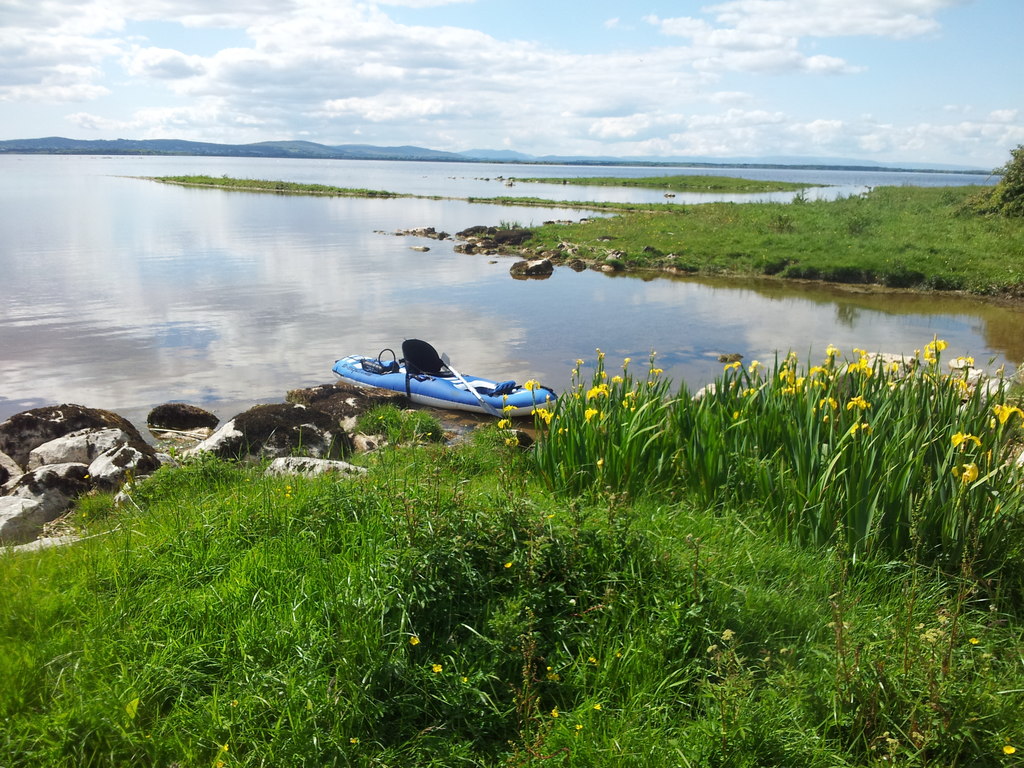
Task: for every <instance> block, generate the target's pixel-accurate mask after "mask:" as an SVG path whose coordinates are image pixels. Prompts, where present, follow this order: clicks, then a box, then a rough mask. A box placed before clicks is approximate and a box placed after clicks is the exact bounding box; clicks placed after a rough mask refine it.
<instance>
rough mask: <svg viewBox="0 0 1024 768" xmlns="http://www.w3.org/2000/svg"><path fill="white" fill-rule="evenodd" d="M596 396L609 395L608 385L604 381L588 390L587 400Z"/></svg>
mask: <svg viewBox="0 0 1024 768" xmlns="http://www.w3.org/2000/svg"><path fill="white" fill-rule="evenodd" d="M595 397H608V385H607V384H605V383H604V382H602V383H600V384H598V385H597V386H596V387H591V388H590V389H588V390H587V400H593V399H594V398H595Z"/></svg>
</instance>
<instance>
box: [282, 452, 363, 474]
mask: <svg viewBox="0 0 1024 768" xmlns="http://www.w3.org/2000/svg"><path fill="white" fill-rule="evenodd" d="M331 473H337V474H342V475H365V474H366V470H365V469H364V468H363V467H357V466H355V465H354V464H349V463H348V462H345V461H331V460H329V459H309V458H304V457H301V456H283V457H281V458H279V459H274V460H273V461H272V462H270V466H269V467H267V471H266V473H265V474H268V475H306V476H309V477H314V476H317V475H326V474H331Z"/></svg>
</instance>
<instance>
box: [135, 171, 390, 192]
mask: <svg viewBox="0 0 1024 768" xmlns="http://www.w3.org/2000/svg"><path fill="white" fill-rule="evenodd" d="M152 181H159V182H163V183H164V184H180V185H182V186H186V187H215V188H217V189H236V190H242V191H245V192H269V193H276V194H289V195H327V196H331V197H388V198H391V197H409V195H402V194H399V193H397V192H386V191H384V190H379V189H359V188H352V187H335V186H331V185H329V184H305V183H300V182H295V181H271V180H267V179H238V178H234V177H231V176H204V175H201V174H197V175H191V176H155V177H152Z"/></svg>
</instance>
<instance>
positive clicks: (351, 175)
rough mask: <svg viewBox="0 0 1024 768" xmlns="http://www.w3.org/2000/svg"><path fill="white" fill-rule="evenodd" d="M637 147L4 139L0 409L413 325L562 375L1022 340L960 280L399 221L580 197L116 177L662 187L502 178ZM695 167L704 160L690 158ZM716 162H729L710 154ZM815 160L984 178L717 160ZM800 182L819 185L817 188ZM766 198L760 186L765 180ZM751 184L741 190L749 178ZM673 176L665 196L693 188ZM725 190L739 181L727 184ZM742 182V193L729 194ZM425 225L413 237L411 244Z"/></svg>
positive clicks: (324, 351) (208, 388) (459, 221)
mask: <svg viewBox="0 0 1024 768" xmlns="http://www.w3.org/2000/svg"><path fill="white" fill-rule="evenodd" d="M674 172H676V171H674V170H672V171H670V170H666V169H651V168H629V167H622V168H601V169H597V170H595V169H587V168H576V167H540V168H531V167H522V166H506V165H487V164H448V163H385V162H380V163H378V162H365V161H315V160H249V159H237V158H169V157H167V158H99V157H47V156H41V157H30V156H0V210H2V212H3V213H2V217H0V244H2V248H0V286H2V295H3V312H2V314H0V419H2V418H7V417H8V416H10V415H12V414H14V413H17V412H18V411H21V410H25V409H27V408H31V407H35V406H38V405H44V404H51V403H59V402H78V403H82V404H85V405H90V406H95V407H101V408H111V409H114V410H117V411H119V412H121V413H123V414H125V415H127V416H129V417H130V418H133V419H135V420H136V421H141V420H142V418H143V417H144V416H145V413H146V412H147V411H148V410H149V409H150V408H151V407H152V406H154V405H157V404H159V403H162V402H166V401H168V400H184V401H187V402H192V403H195V404H197V405H201V406H203V407H206V408H208V409H210V410H213V411H214V412H215V413H217V414H218V415H219V416H221V417H222V418H228V417H230V416H232V415H234V414H235V413H237V412H238V411H240V410H242V409H244V408H246V407H248V406H250V405H252V404H253V403H255V402H266V401H274V400H280V399H282V397H283V395H284V393H285V392H286V391H287V390H289V389H293V388H296V387H304V386H311V385H315V384H318V383H324V382H330V381H332V380H333V374H332V373H331V371H330V367H331V364H332V363H333V362H334V360H335V359H337V358H338V357H341V356H343V355H345V354H349V353H353V352H359V353H374V354H375V353H377V352H378V351H379V350H380V349H382V348H384V347H391V348H396V349H397V348H398V346H399V345H400V343H401V340H402V339H403V338H406V337H413V336H415V337H420V338H424V339H427V340H428V341H431V342H432V343H434V344H435V346H437V347H438V348H439V349H440V350H442V351H446V352H448V353H449V355H450V356H451V359H452V361H453V363H454V364H455V365H456V366H457V367H459V368H461V369H463V370H465V371H470V372H473V373H478V374H483V375H491V376H494V377H495V378H498V379H507V378H514V379H518V380H524V379H526V378H528V377H531V376H532V377H536V378H540V379H541V380H543V381H544V382H545V383H548V384H550V385H551V386H554V387H556V388H558V389H561V388H564V387H565V386H566V385H567V383H568V379H569V375H570V371H571V369H572V367H573V365H574V361H575V360H576V359H577V358H584V359H586V360H588V361H589V360H592V359H593V357H594V350H595V349H596V348H601V349H602V350H604V351H605V352H607V353H608V356H609V360H610V361H611V363H612V365H613V366H614V365H617V364H618V362H619V360H621V358H623V357H627V356H628V357H632V358H634V360H637V361H643V360H646V358H647V356H648V355H649V353H650V352H651V351H655V352H657V354H658V361H659V365H660V366H661V367H663V368H665V369H666V372H667V373H668V375H670V376H672V377H673V379H674V380H676V381H686V382H687V383H689V384H690V385H691V386H694V387H696V386H700V385H702V384H703V383H706V382H707V381H709V380H710V379H712V378H713V377H714V376H715V375H716V374H717V373H718V372H719V371H720V370H721V364H720V363H718V362H717V360H716V357H717V355H718V354H720V353H724V352H740V353H742V354H743V355H744V357H745V359H746V360H752V359H758V358H759V359H762V360H770V359H771V358H772V357H773V355H774V354H775V352H776V351H780V352H782V353H783V354H784V353H785V352H786V351H788V350H790V349H792V350H795V351H797V352H798V353H800V354H801V356H806V355H807V354H808V353H811V354H813V355H814V356H817V355H820V354H822V353H823V350H824V348H825V347H826V346H827V345H828V344H829V343H833V344H836V345H837V346H839V347H840V348H841V349H843V350H844V351H846V350H849V349H850V348H851V347H853V346H859V347H864V348H866V349H869V350H879V351H894V352H912V351H913V350H914V349H915V348H919V347H921V346H923V345H924V344H925V343H927V342H928V341H929V340H931V339H932V337H933V336H935V335H938V336H940V337H942V338H945V339H946V340H947V341H949V342H950V344H951V349H950V352H952V353H954V354H967V355H973V356H974V357H975V358H976V359H977V360H978V361H979V362H984V363H988V362H989V361H991V364H992V365H993V366H998V365H1000V364H1003V363H1009V364H1014V365H1016V364H1017V363H1019V362H1020V361H1021V360H1022V359H1024V333H1022V330H1024V314H1022V313H1021V312H1019V311H1017V310H1014V309H1007V308H1001V307H996V306H993V305H991V304H986V303H983V302H978V301H969V300H942V301H938V300H936V299H935V298H933V297H925V298H921V297H915V296H903V295H898V294H868V293H851V292H839V291H834V290H830V289H825V288H813V289H812V288H808V287H805V286H783V285H778V284H775V283H765V282H749V283H736V282H728V283H724V282H708V281H694V280H675V279H656V280H648V281H644V280H640V279H636V278H623V277H615V278H612V277H607V276H605V275H601V274H598V273H594V272H584V273H575V272H572V271H570V270H568V269H559V270H556V273H555V275H554V276H553V277H552V278H551V279H549V280H544V281H517V280H513V279H511V278H510V277H509V275H508V267H509V265H510V264H511V260H510V259H507V258H502V259H499V260H498V261H497V263H491V261H492V260H491V259H489V258H487V257H481V256H468V255H461V254H457V253H455V252H454V251H453V245H454V244H453V243H452V242H438V241H434V240H418V239H415V238H408V237H395V236H393V235H391V234H383V233H390V232H393V231H395V230H397V229H408V228H413V227H420V226H433V227H435V228H437V229H439V230H445V231H448V232H455V231H457V230H460V229H463V228H465V227H468V226H471V225H475V224H498V223H500V222H502V221H517V222H520V223H522V224H527V225H529V224H537V223H540V222H541V221H544V220H547V219H552V218H559V219H564V218H579V217H581V216H583V215H585V214H583V213H580V212H567V211H565V210H563V209H554V208H552V209H543V208H541V209H537V208H528V209H524V208H507V207H502V206H493V205H473V204H469V203H463V202H458V201H453V200H440V201H430V200H402V199H400V200H353V199H324V198H312V197H311V198H305V197H284V196H281V197H278V196H270V195H259V194H248V193H239V192H223V191H217V190H194V189H186V188H180V187H173V186H165V185H161V184H156V183H154V182H149V181H144V180H140V179H136V178H131V177H133V176H142V175H170V174H182V173H209V174H212V175H221V174H226V175H231V176H242V177H250V178H266V179H287V180H294V181H308V182H320V183H328V184H335V185H339V186H358V187H368V188H375V189H389V190H392V191H398V192H414V193H418V194H431V195H445V196H452V197H463V196H469V195H478V196H479V195H495V194H522V195H525V194H529V195H530V196H536V197H548V198H550V199H566V198H568V197H569V195H570V193H575V194H576V195H578V196H579V199H601V200H607V199H628V200H644V199H652V200H662V201H663V198H662V195H661V193H658V192H653V193H652V192H650V191H648V190H636V189H634V190H610V189H608V188H604V187H596V188H575V187H567V186H563V185H560V184H558V185H529V186H527V185H525V184H518V185H516V188H515V189H508V188H506V187H505V186H504V182H503V181H499V180H497V177H499V176H505V177H507V176H529V175H538V176H539V175H543V176H561V175H580V176H587V175H595V174H597V173H599V174H600V175H624V176H635V175H664V174H666V173H674ZM695 172H698V173H704V172H705V171H703V170H702V171H695ZM716 172H721V173H728V172H726V171H716ZM731 173H732V175H746V176H756V177H758V178H766V177H767V178H785V179H789V180H808V181H813V182H815V183H831V184H833V185H834V186H833V188H832V189H830V190H827V191H823V192H821V194H823V195H835V194H855V193H857V192H859V191H863V190H864V189H866V188H867V187H869V186H879V185H883V184H908V183H909V184H918V185H925V184H942V185H945V184H963V183H982V182H984V181H985V179H984V177H973V176H960V175H942V174H865V173H852V172H831V173H826V172H794V171H789V172H782V171H749V172H748V171H742V172H741V171H732V172H731ZM815 194H818V193H815ZM762 197H763V196H762ZM762 197H758V196H754V198H755V199H762ZM698 199H704V200H706V199H722V198H721V197H716V198H694V199H691V198H689V197H687V198H685V199H684V198H683V196H682V195H680V196H679V197H678V198H676V202H694V201H696V200H698ZM726 199H737V198H736V196H733V197H731V198H726ZM747 199H749V198H747ZM414 245H426V246H429V248H430V251H429V252H427V253H420V252H416V251H413V250H411V246H414Z"/></svg>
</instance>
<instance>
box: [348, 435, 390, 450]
mask: <svg viewBox="0 0 1024 768" xmlns="http://www.w3.org/2000/svg"><path fill="white" fill-rule="evenodd" d="M386 442H387V439H386V438H385V437H384V436H383V435H364V434H363V433H362V432H358V433H356V434H354V435H352V445H353V447H354V449H355V451H356V453H370V452H371V451H376V450H377V449H378V448H380V447H381V446H382V445H384V444H385V443H386Z"/></svg>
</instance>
